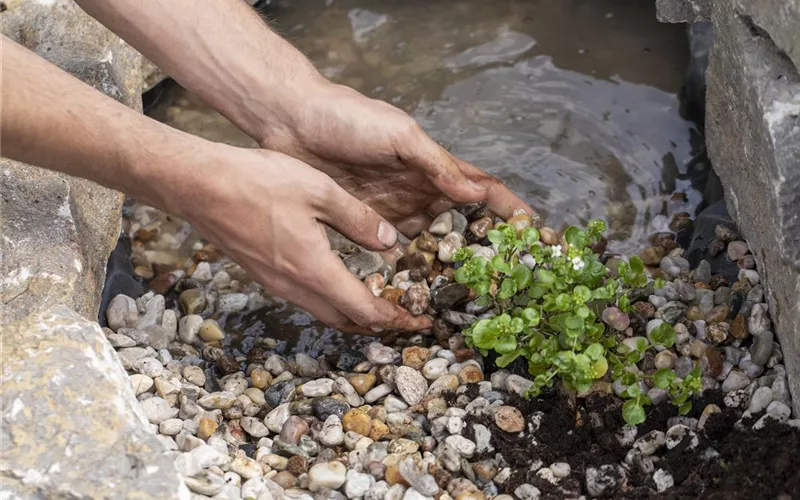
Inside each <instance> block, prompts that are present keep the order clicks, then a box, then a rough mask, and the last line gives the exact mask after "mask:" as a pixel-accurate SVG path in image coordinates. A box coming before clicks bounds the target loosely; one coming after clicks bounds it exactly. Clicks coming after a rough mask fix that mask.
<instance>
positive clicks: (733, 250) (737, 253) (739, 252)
mask: <svg viewBox="0 0 800 500" xmlns="http://www.w3.org/2000/svg"><path fill="white" fill-rule="evenodd" d="M749 251H750V250H749V249H748V248H747V243H745V242H744V241H741V240H737V241H731V242H730V243H728V259H730V260H732V261H733V262H736V261H737V260H739V259H741V258H742V257H744V256H745V255H747V254H748V252H749Z"/></svg>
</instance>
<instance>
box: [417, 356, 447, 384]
mask: <svg viewBox="0 0 800 500" xmlns="http://www.w3.org/2000/svg"><path fill="white" fill-rule="evenodd" d="M448 366H450V362H449V361H448V360H447V359H443V358H435V359H432V360H430V361H428V362H427V363H425V365H424V366H423V367H422V374H423V376H425V378H427V379H428V380H436V379H438V378H439V377H441V376H442V375H444V374H446V373H447V367H448Z"/></svg>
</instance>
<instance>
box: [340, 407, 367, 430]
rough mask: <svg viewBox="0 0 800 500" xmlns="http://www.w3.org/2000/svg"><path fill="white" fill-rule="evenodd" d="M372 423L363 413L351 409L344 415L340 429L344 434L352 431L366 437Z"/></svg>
mask: <svg viewBox="0 0 800 500" xmlns="http://www.w3.org/2000/svg"><path fill="white" fill-rule="evenodd" d="M371 425H372V422H371V420H370V418H369V415H367V414H366V413H365V412H363V411H361V410H358V409H353V410H350V411H348V412H347V413H345V414H344V417H343V418H342V427H343V428H344V430H345V432H348V431H353V432H356V433H358V434H361V435H362V436H368V435H369V430H370V427H371Z"/></svg>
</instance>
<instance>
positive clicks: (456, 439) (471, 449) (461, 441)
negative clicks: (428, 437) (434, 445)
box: [445, 435, 476, 458]
mask: <svg viewBox="0 0 800 500" xmlns="http://www.w3.org/2000/svg"><path fill="white" fill-rule="evenodd" d="M445 442H446V443H447V444H448V445H450V446H452V447H453V448H454V449H455V450H456V451H457V452H458V453H459V454H460V455H461V456H462V457H464V458H471V457H472V455H473V454H475V449H476V444H475V442H474V441H470V440H469V439H467V438H465V437H463V436H459V435H454V436H448V437H447V438H446V439H445Z"/></svg>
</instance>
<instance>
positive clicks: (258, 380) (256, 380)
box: [250, 367, 272, 389]
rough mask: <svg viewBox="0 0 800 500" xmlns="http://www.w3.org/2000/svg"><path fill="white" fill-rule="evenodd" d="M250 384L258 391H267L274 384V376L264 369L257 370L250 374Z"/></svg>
mask: <svg viewBox="0 0 800 500" xmlns="http://www.w3.org/2000/svg"><path fill="white" fill-rule="evenodd" d="M250 382H251V383H252V384H253V387H255V388H257V389H266V388H267V387H269V384H270V382H272V374H271V373H269V372H268V371H267V370H265V369H263V368H260V367H259V368H255V369H254V370H253V371H252V372H250Z"/></svg>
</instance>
